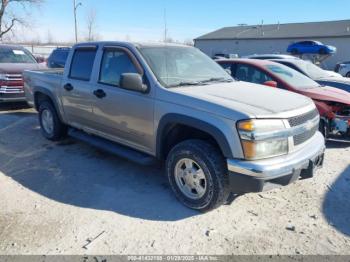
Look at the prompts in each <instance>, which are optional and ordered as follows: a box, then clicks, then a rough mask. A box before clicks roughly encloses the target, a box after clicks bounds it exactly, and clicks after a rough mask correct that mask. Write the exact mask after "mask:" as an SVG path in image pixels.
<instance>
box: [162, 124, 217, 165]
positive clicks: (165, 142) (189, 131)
mask: <svg viewBox="0 0 350 262" xmlns="http://www.w3.org/2000/svg"><path fill="white" fill-rule="evenodd" d="M189 139H200V140H204V141H206V142H208V143H210V144H212V145H213V146H215V147H217V148H218V149H219V150H220V152H221V153H222V150H221V148H220V145H219V144H218V142H217V141H216V139H215V138H214V137H213V136H212V135H210V134H209V133H207V132H205V131H203V130H200V129H197V128H194V127H191V126H187V125H183V124H169V125H168V126H167V127H166V128H165V131H164V132H163V134H162V140H161V141H162V146H161V152H160V158H162V159H166V158H167V156H168V154H169V152H170V151H171V149H172V148H173V147H174V146H175V145H177V144H179V143H181V142H183V141H185V140H189Z"/></svg>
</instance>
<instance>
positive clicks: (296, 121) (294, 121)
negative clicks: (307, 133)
mask: <svg viewBox="0 0 350 262" xmlns="http://www.w3.org/2000/svg"><path fill="white" fill-rule="evenodd" d="M318 115H319V113H318V111H317V110H316V109H315V110H313V111H311V112H309V113H306V114H303V115H300V116H296V117H292V118H289V119H288V122H289V125H290V126H291V127H295V126H300V125H302V124H304V123H306V122H307V121H309V120H312V119H314V118H315V117H316V116H318Z"/></svg>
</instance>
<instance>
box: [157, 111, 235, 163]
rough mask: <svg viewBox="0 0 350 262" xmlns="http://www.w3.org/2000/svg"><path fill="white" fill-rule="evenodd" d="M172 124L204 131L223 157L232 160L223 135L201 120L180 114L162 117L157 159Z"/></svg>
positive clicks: (159, 126)
mask: <svg viewBox="0 0 350 262" xmlns="http://www.w3.org/2000/svg"><path fill="white" fill-rule="evenodd" d="M174 124H181V125H186V126H189V127H192V128H196V129H200V130H201V131H204V132H206V133H208V134H209V135H211V136H212V137H213V138H214V139H215V140H216V142H217V143H218V145H219V147H220V149H221V151H222V153H223V155H224V156H225V157H226V158H230V159H231V158H233V153H232V150H231V148H230V144H229V142H228V141H227V139H226V137H225V135H224V133H223V132H221V130H220V129H219V128H218V127H216V126H214V125H212V124H210V123H207V122H205V121H203V120H199V119H196V118H193V117H190V116H186V115H181V114H174V113H169V114H166V115H164V116H163V117H162V118H161V120H160V122H159V125H158V130H157V146H156V154H157V157H158V158H161V157H162V148H163V141H164V137H165V136H166V134H167V132H168V131H169V130H168V127H169V126H172V125H174Z"/></svg>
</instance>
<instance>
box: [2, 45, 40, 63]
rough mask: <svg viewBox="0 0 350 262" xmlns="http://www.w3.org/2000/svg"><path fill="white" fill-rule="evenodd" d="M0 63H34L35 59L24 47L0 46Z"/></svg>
mask: <svg viewBox="0 0 350 262" xmlns="http://www.w3.org/2000/svg"><path fill="white" fill-rule="evenodd" d="M0 63H23V64H34V63H36V60H35V59H34V57H33V56H32V55H31V54H30V53H29V52H28V51H27V50H25V49H11V48H1V49H0Z"/></svg>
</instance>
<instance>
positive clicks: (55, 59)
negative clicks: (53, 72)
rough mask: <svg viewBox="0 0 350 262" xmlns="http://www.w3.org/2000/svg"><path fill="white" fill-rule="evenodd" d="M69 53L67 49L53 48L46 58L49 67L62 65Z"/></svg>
mask: <svg viewBox="0 0 350 262" xmlns="http://www.w3.org/2000/svg"><path fill="white" fill-rule="evenodd" d="M68 55H69V50H68V49H67V50H54V51H53V52H52V54H51V56H50V57H49V59H48V65H49V66H50V67H64V65H65V63H66V61H67V58H68Z"/></svg>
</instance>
